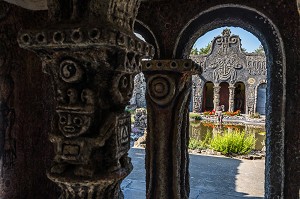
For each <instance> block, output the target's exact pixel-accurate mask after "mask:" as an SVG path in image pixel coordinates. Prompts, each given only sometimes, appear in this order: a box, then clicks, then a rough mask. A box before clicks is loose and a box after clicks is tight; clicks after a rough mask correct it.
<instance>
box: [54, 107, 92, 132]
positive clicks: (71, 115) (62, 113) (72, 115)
mask: <svg viewBox="0 0 300 199" xmlns="http://www.w3.org/2000/svg"><path fill="white" fill-rule="evenodd" d="M57 113H58V116H59V122H58V127H59V130H60V131H61V132H62V133H63V134H64V135H65V136H66V137H77V136H80V135H83V134H85V133H87V132H88V130H89V129H90V126H91V124H92V121H93V113H88V112H83V111H74V110H64V109H58V110H57Z"/></svg>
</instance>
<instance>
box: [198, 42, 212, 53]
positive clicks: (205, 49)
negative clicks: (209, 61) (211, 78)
mask: <svg viewBox="0 0 300 199" xmlns="http://www.w3.org/2000/svg"><path fill="white" fill-rule="evenodd" d="M210 49H211V43H208V44H207V45H206V46H205V47H204V48H200V50H199V51H198V55H207V54H208V53H209V51H210Z"/></svg>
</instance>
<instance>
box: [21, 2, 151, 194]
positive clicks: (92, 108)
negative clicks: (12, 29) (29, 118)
mask: <svg viewBox="0 0 300 199" xmlns="http://www.w3.org/2000/svg"><path fill="white" fill-rule="evenodd" d="M138 4H139V1H136V0H131V1H129V2H127V4H125V3H124V2H123V1H122V2H121V1H118V0H111V1H101V2H100V1H94V0H91V1H86V2H84V3H79V2H78V1H68V2H67V3H65V4H61V3H60V2H59V1H56V0H51V1H49V11H50V20H51V21H52V23H53V24H54V25H53V26H51V28H46V29H43V30H28V31H26V30H25V31H22V32H20V34H19V37H18V41H19V44H20V46H21V47H23V48H26V49H29V50H32V51H34V52H35V53H37V54H38V55H39V56H40V57H41V59H42V61H43V70H44V72H46V73H47V74H49V75H50V76H51V78H52V84H53V88H54V92H55V99H56V101H57V103H56V115H55V116H54V124H53V130H52V132H51V133H50V135H49V137H50V141H51V142H52V143H53V144H54V146H55V157H54V160H53V164H52V166H51V168H50V170H49V172H48V174H47V175H48V177H49V179H51V180H52V181H53V182H55V183H57V184H58V186H60V187H61V189H62V195H61V198H84V197H85V198H97V199H106V198H118V199H119V198H123V194H122V192H121V190H120V183H121V181H122V180H123V179H124V178H125V177H126V176H127V175H128V174H129V173H130V172H131V170H132V164H131V161H130V158H129V157H128V150H129V148H130V132H131V124H130V122H131V120H130V114H129V113H127V112H125V107H126V105H128V104H129V100H130V99H131V97H132V92H133V80H134V76H135V75H136V74H138V73H139V72H140V70H141V63H140V60H141V58H142V56H145V57H151V56H153V54H154V48H153V47H152V46H150V45H149V44H147V43H145V42H143V41H141V40H140V39H138V38H137V37H136V36H135V35H134V34H133V33H131V32H130V31H129V30H131V28H132V24H133V20H134V17H135V14H136V11H137V9H138ZM79 5H80V6H83V7H84V8H85V9H82V7H81V8H79ZM66 10H67V11H69V12H67V13H65V12H63V11H66ZM84 16H86V20H88V22H89V23H86V25H84V26H83V25H82V24H81V23H80V20H82V19H83V18H84ZM96 18H97V20H95V19H96ZM58 21H59V22H60V21H62V22H65V21H66V22H70V21H72V23H73V24H74V26H76V27H72V26H73V25H57V24H56V22H58ZM104 21H105V23H101V22H104ZM107 24H111V25H110V26H107ZM77 26H79V28H78V27H77Z"/></svg>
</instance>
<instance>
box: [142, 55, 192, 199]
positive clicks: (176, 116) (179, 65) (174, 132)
mask: <svg viewBox="0 0 300 199" xmlns="http://www.w3.org/2000/svg"><path fill="white" fill-rule="evenodd" d="M143 72H144V74H145V77H146V82H147V93H146V101H147V113H148V130H147V132H148V134H147V142H146V143H147V144H146V196H147V199H157V198H164V199H187V198H188V197H189V172H188V165H189V157H188V142H189V115H188V114H189V102H190V97H191V96H190V95H191V89H192V88H191V87H192V74H196V73H197V67H196V65H195V64H194V63H193V62H192V61H191V60H153V61H146V62H144V63H143Z"/></svg>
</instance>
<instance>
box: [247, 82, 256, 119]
mask: <svg viewBox="0 0 300 199" xmlns="http://www.w3.org/2000/svg"><path fill="white" fill-rule="evenodd" d="M246 99H247V100H246V103H247V106H246V113H247V114H249V115H251V114H252V113H255V109H254V105H255V87H254V86H249V87H248V88H247V93H246Z"/></svg>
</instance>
